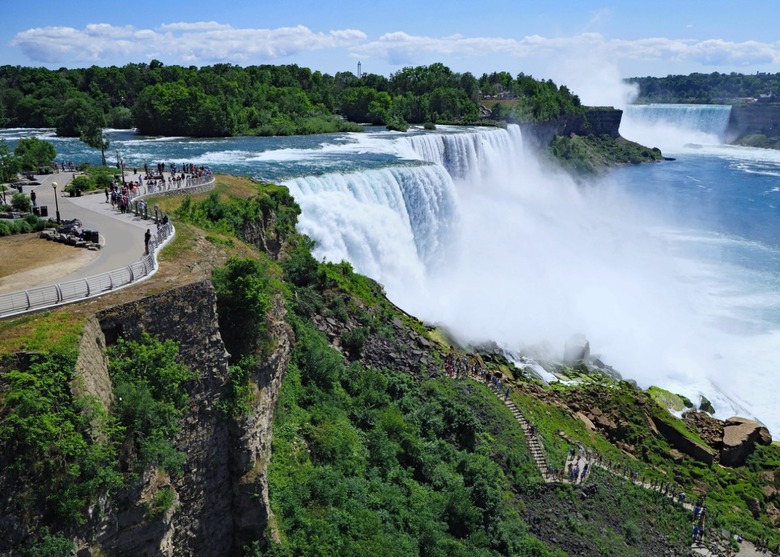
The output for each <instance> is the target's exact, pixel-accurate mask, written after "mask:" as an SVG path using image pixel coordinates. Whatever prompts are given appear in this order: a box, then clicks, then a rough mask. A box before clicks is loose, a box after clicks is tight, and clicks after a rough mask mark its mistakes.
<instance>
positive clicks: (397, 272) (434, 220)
mask: <svg viewBox="0 0 780 557" xmlns="http://www.w3.org/2000/svg"><path fill="white" fill-rule="evenodd" d="M285 185H287V187H289V188H290V192H291V193H292V194H293V196H294V197H295V198H296V200H297V201H298V203H299V204H300V205H301V208H302V213H303V214H302V215H301V218H300V229H301V231H302V232H303V233H305V234H307V235H309V236H310V237H312V238H313V239H314V240H315V241H316V242H317V251H316V255H317V256H318V257H324V258H325V259H327V260H330V261H341V260H346V261H350V262H351V263H352V265H353V266H354V267H355V269H356V270H357V271H359V272H361V273H364V274H367V275H369V276H371V277H373V278H375V279H377V280H379V281H380V282H383V283H384V282H387V283H398V282H401V281H409V280H422V277H423V275H424V274H425V269H426V268H428V267H435V266H436V265H437V263H438V262H439V261H440V258H441V256H442V254H443V252H444V251H445V246H447V245H448V244H449V243H451V242H452V241H453V234H454V232H455V231H456V230H457V229H458V225H459V221H460V210H459V206H458V200H457V196H456V194H455V191H454V185H453V182H452V179H451V177H450V176H449V174H448V173H447V172H446V171H445V170H444V169H443V168H442V167H441V166H439V165H434V164H415V165H407V166H391V167H387V168H382V169H373V170H364V171H362V172H352V173H331V174H324V175H321V176H304V177H300V178H294V179H292V180H289V181H287V182H286V183H285Z"/></svg>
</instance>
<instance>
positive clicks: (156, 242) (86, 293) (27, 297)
mask: <svg viewBox="0 0 780 557" xmlns="http://www.w3.org/2000/svg"><path fill="white" fill-rule="evenodd" d="M211 182H214V176H213V175H208V176H203V177H200V178H192V179H189V180H188V181H187V184H186V185H183V186H182V187H179V188H176V187H171V188H170V189H171V190H173V191H175V190H186V189H190V188H195V187H201V186H205V185H208V184H210V183H211ZM166 185H167V184H166ZM143 189H144V192H143V193H139V194H138V195H137V196H135V197H134V198H133V199H134V200H135V199H139V198H141V197H144V196H146V195H151V194H154V193H159V192H160V191H167V190H168V188H149V189H148V190H147V188H146V186H144V188H143ZM175 232H176V230H175V229H174V227H173V224H171V223H170V222H166V223H165V224H162V225H160V226H158V227H157V230H156V231H155V232H154V233H153V234H152V238H151V240H150V241H149V255H144V256H143V257H142V258H141V259H140V260H139V261H135V262H133V263H131V264H129V265H126V266H124V267H120V268H119V269H114V270H112V271H108V272H105V273H101V274H99V275H94V276H91V277H87V278H83V279H75V280H70V281H67V282H61V283H57V284H51V285H47V286H39V287H36V288H28V289H27V290H22V291H19V292H11V293H9V294H0V319H2V318H4V317H11V316H14V315H20V314H23V313H27V312H30V311H35V310H40V309H44V308H49V307H54V306H58V305H61V304H66V303H70V302H75V301H79V300H85V299H87V298H93V297H95V296H100V295H101V294H105V293H107V292H111V291H114V290H117V289H119V288H122V287H125V286H128V285H130V284H133V283H134V282H138V281H139V280H141V279H143V278H146V277H148V276H150V275H152V274H154V273H155V272H156V271H157V250H158V248H160V247H161V246H162V245H163V244H164V243H166V242H167V241H168V240H170V239H172V238H173V236H174V234H175Z"/></svg>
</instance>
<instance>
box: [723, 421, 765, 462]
mask: <svg viewBox="0 0 780 557" xmlns="http://www.w3.org/2000/svg"><path fill="white" fill-rule="evenodd" d="M756 443H760V444H762V445H769V444H771V443H772V436H771V435H770V433H769V430H768V429H767V428H766V427H764V426H763V425H761V424H760V423H758V422H755V421H753V420H748V419H747V418H740V417H738V416H735V417H733V418H729V419H728V420H726V421H725V423H724V427H723V445H722V446H721V449H720V463H721V464H722V465H724V466H742V465H743V464H745V460H746V459H747V457H748V455H749V454H750V453H751V452H753V448H754V447H755V446H756Z"/></svg>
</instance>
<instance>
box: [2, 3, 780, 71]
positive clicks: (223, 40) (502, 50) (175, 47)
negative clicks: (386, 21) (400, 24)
mask: <svg viewBox="0 0 780 557" xmlns="http://www.w3.org/2000/svg"><path fill="white" fill-rule="evenodd" d="M609 17H610V14H609V12H605V11H601V12H596V13H594V14H593V17H592V19H591V21H590V22H589V24H590V25H591V26H592V25H599V24H600V23H601V22H602V21H603V20H604V19H607V18H609ZM11 45H12V46H15V47H18V48H20V49H21V50H22V51H23V52H24V54H25V55H26V56H27V57H28V58H29V59H30V60H31V61H33V62H44V63H49V64H57V63H60V64H65V65H67V64H71V65H77V64H79V63H84V62H88V63H95V64H124V63H127V62H133V61H138V60H139V59H151V58H154V57H156V58H159V59H161V60H163V61H164V62H166V63H169V64H175V63H185V62H186V63H187V64H210V63H215V62H233V63H242V64H252V63H275V62H277V63H278V62H281V61H282V60H283V59H285V58H289V57H291V56H301V55H305V54H307V53H311V52H314V51H328V50H335V49H346V50H347V52H341V53H339V56H342V57H343V56H345V55H349V56H352V57H357V58H361V59H363V58H365V59H367V60H373V61H374V64H375V65H377V66H380V65H385V66H390V67H394V66H395V67H399V66H407V65H421V64H427V63H431V62H434V61H441V62H444V63H448V64H450V65H453V69H455V70H456V71H465V70H464V69H462V68H463V67H464V66H468V67H477V66H483V65H484V64H485V61H486V60H487V61H489V63H491V64H492V65H493V66H494V68H499V69H508V70H512V71H515V70H521V69H523V71H526V73H532V74H533V73H535V72H537V71H539V70H540V69H541V70H542V72H543V73H547V71H546V69H547V68H548V67H552V66H560V65H562V64H563V63H564V62H566V60H568V59H573V60H577V61H581V60H587V59H588V58H592V59H594V60H596V61H597V63H601V62H602V61H608V62H609V63H610V64H612V65H613V66H616V67H619V66H620V64H621V62H623V63H625V64H626V65H628V64H630V65H631V67H632V68H635V70H634V72H635V73H633V74H632V75H639V73H636V70H638V71H639V72H641V71H643V68H644V67H646V66H648V65H651V64H653V63H655V64H656V65H657V66H661V65H663V66H664V67H666V68H670V69H671V68H681V69H682V68H686V70H685V72H690V71H712V70H715V69H718V70H722V71H734V69H739V68H743V67H744V68H747V67H751V66H758V67H761V66H767V65H770V64H777V63H780V46H779V45H778V43H760V42H756V41H746V42H741V43H736V42H728V41H725V40H721V39H711V40H705V41H695V40H691V39H668V38H662V37H650V38H643V39H637V40H623V39H611V38H607V37H606V36H604V35H602V34H600V33H594V32H591V33H581V34H578V35H573V36H568V37H552V38H550V37H542V36H539V35H528V36H525V37H519V38H515V37H469V36H464V35H450V36H441V37H434V36H425V35H412V34H409V33H406V32H403V31H396V32H391V33H385V34H383V35H381V36H379V37H378V38H376V39H373V40H369V38H368V36H367V35H366V33H364V32H363V31H361V30H358V29H336V30H330V31H327V32H315V31H312V30H311V29H309V28H308V27H305V26H303V25H298V26H294V27H278V28H274V29H254V28H237V27H234V26H232V25H227V24H223V23H219V22H217V21H200V22H170V23H165V24H161V25H159V26H158V27H154V28H152V27H147V28H137V27H133V26H114V25H110V24H107V23H91V24H88V25H86V26H85V27H84V28H83V29H76V28H73V27H42V28H34V29H28V30H27V31H24V32H21V33H18V34H17V35H16V36H15V37H14V39H13V40H12V41H11ZM586 55H587V56H586ZM577 63H578V64H579V63H580V62H577ZM590 65H591V66H592V65H593V64H590ZM524 68H534V70H533V72H529V71H528V69H524ZM708 69H709V70H708ZM326 71H327V70H326ZM488 71H490V70H489V69H488ZM545 77H546V76H545Z"/></svg>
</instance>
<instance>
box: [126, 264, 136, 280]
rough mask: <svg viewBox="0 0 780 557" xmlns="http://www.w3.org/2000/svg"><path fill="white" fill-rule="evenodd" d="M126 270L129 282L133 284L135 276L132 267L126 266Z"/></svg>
mask: <svg viewBox="0 0 780 557" xmlns="http://www.w3.org/2000/svg"><path fill="white" fill-rule="evenodd" d="M127 270H128V271H130V282H133V281H134V280H135V278H133V277H135V275H134V274H133V266H132V265H128V266H127Z"/></svg>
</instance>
